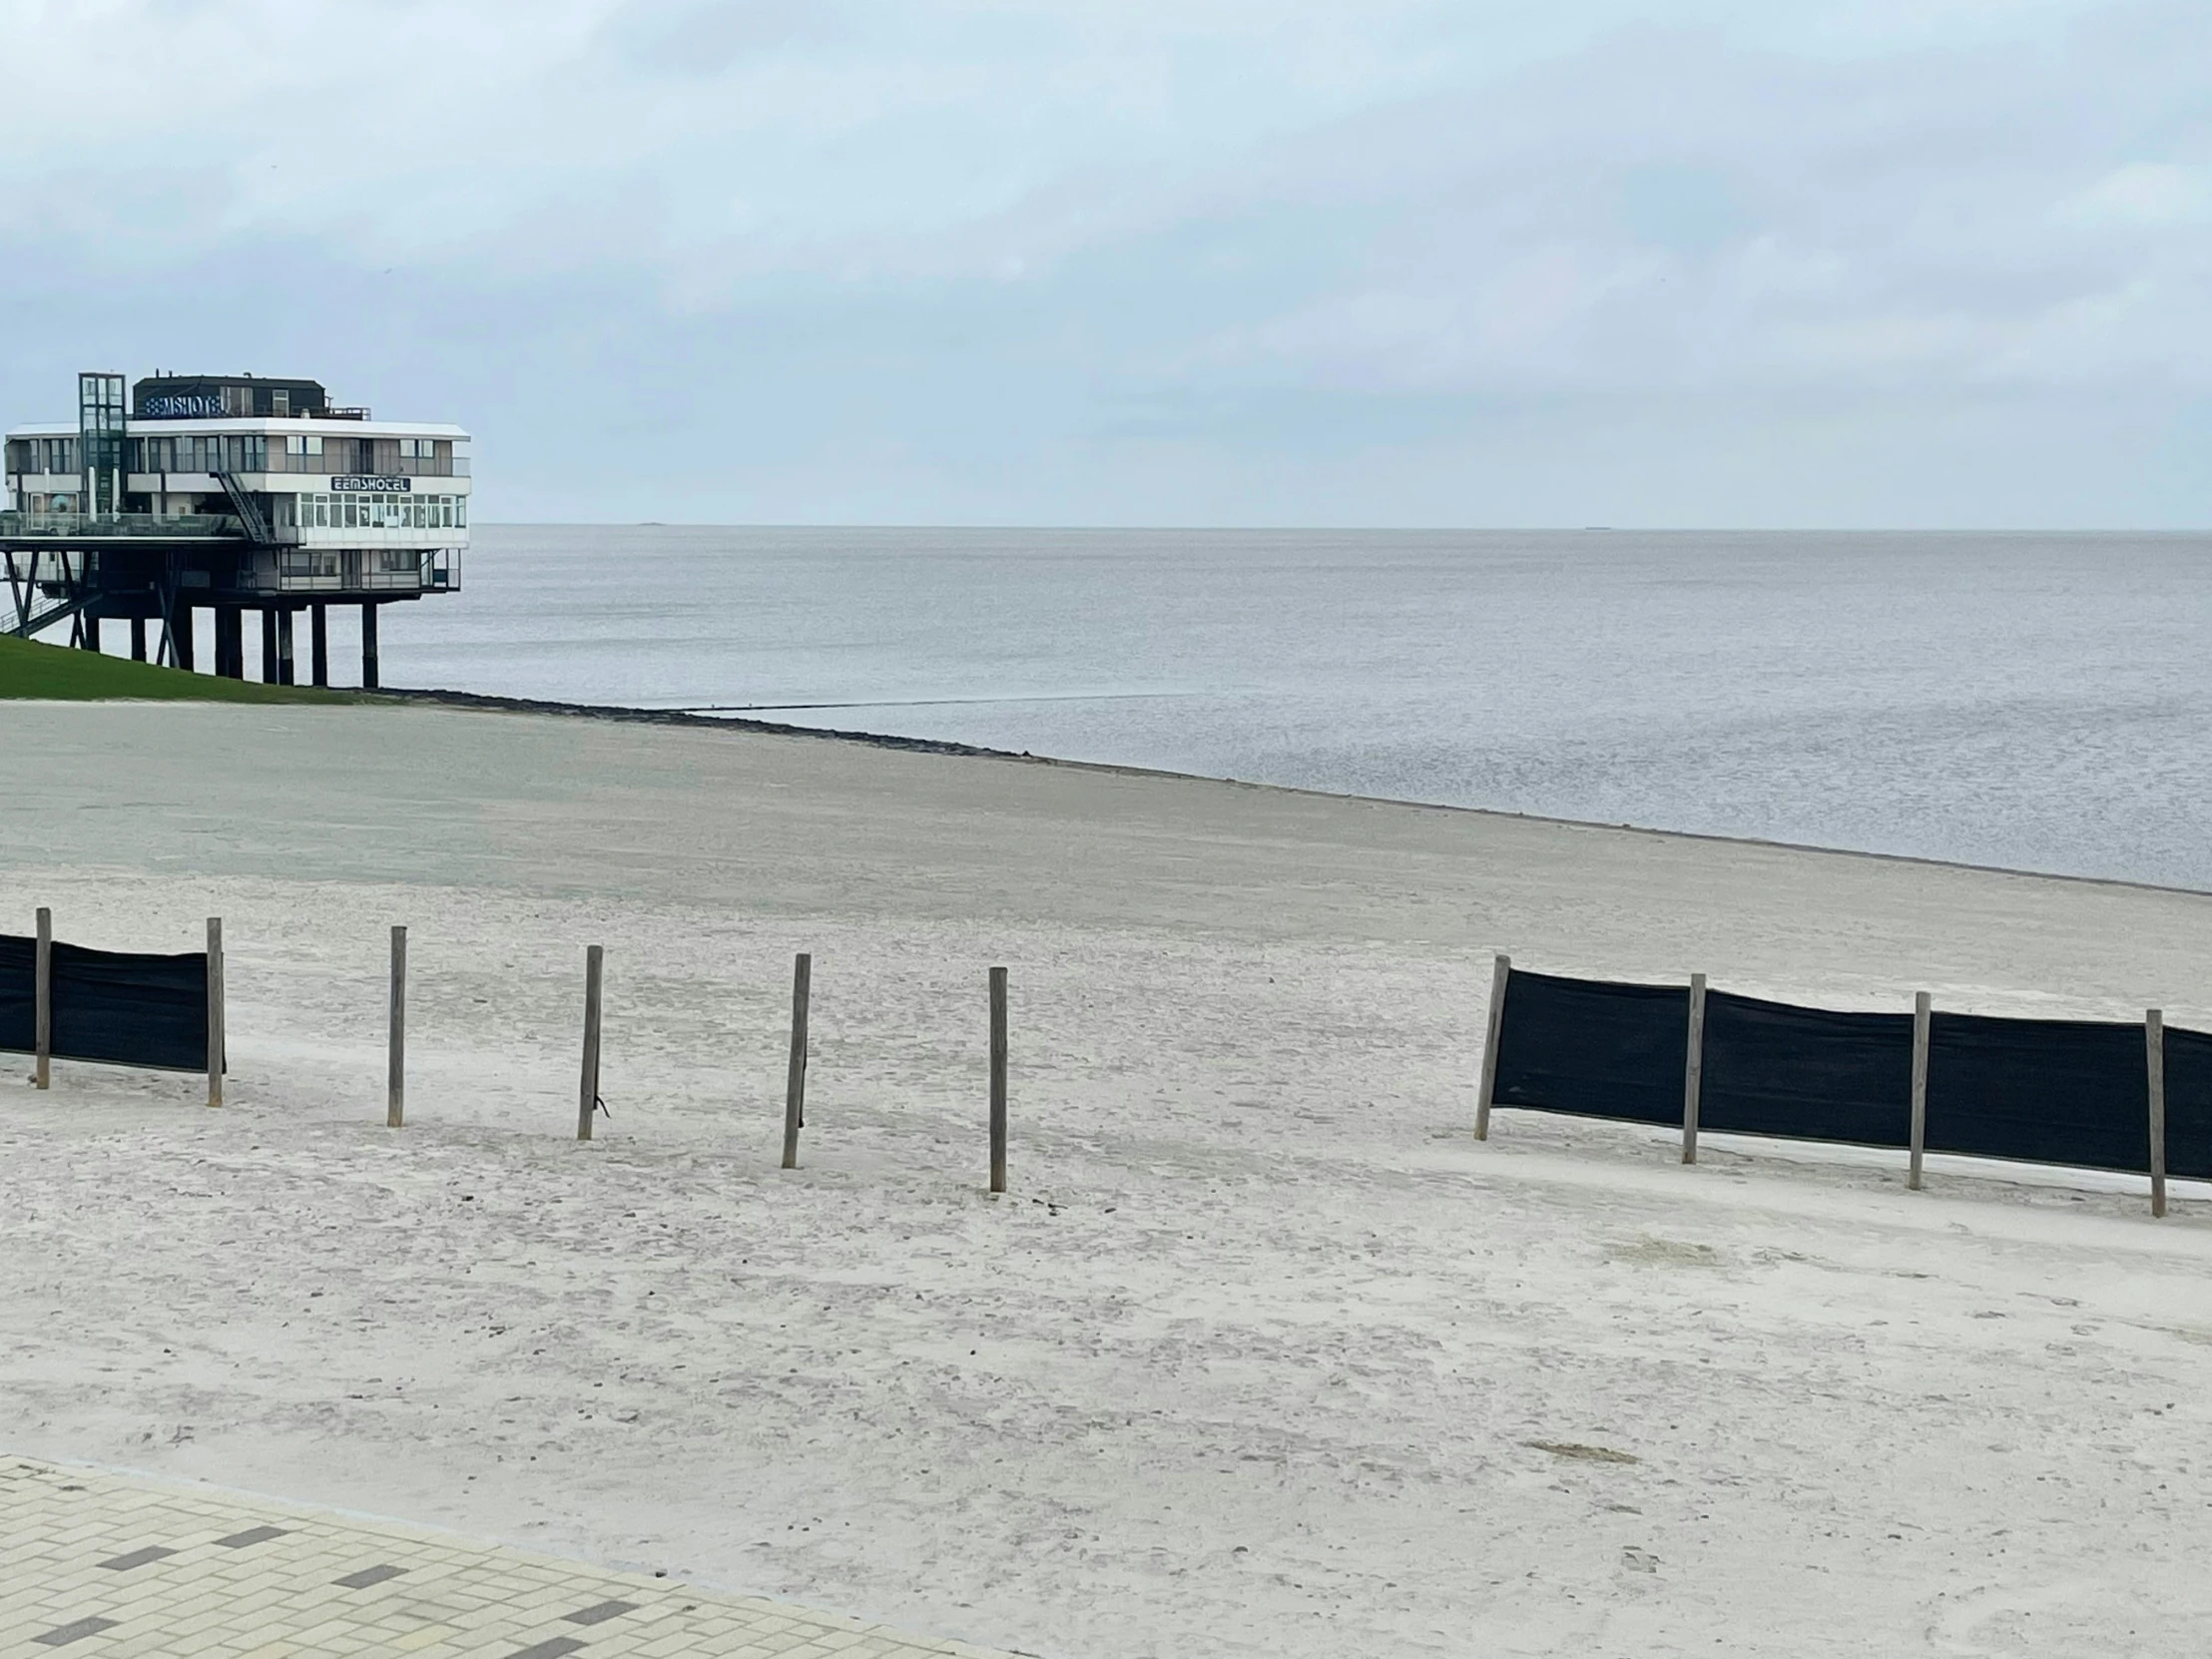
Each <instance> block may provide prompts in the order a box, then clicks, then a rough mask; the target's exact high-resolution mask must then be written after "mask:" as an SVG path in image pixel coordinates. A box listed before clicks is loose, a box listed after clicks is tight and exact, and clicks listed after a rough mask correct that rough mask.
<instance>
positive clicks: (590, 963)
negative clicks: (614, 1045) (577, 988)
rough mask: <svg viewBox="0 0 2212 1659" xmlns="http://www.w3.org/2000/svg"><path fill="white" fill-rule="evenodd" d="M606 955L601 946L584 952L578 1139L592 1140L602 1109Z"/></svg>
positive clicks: (577, 1092) (577, 1119) (592, 947)
mask: <svg viewBox="0 0 2212 1659" xmlns="http://www.w3.org/2000/svg"><path fill="white" fill-rule="evenodd" d="M605 960H606V952H605V951H603V950H602V949H601V948H600V947H599V946H598V945H596V944H595V945H593V946H591V948H590V949H588V950H586V951H585V952H584V1075H583V1079H582V1081H581V1083H580V1084H579V1085H578V1088H577V1091H576V1138H577V1139H578V1140H580V1141H588V1140H590V1139H591V1120H592V1114H593V1113H594V1112H596V1111H597V1110H598V1109H599V984H600V973H601V964H602V963H603V962H604V961H605Z"/></svg>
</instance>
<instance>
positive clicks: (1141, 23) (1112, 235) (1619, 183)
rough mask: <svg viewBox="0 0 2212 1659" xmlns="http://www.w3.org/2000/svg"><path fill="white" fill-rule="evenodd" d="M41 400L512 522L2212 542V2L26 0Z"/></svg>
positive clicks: (29, 374) (36, 374)
mask: <svg viewBox="0 0 2212 1659" xmlns="http://www.w3.org/2000/svg"><path fill="white" fill-rule="evenodd" d="M0 25H4V33H0V54H4V57H5V61H6V63H7V65H8V74H7V82H8V94H7V96H6V98H5V99H0V145H4V154H5V155H6V157H7V163H8V165H7V169H6V177H7V188H6V189H5V190H4V191H0V301H4V303H5V310H6V315H7V317H8V318H9V319H10V321H11V323H12V326H11V327H9V328H8V330H7V335H6V349H5V351H4V352H0V420H5V421H7V422H11V423H12V422H15V421H22V420H34V419H63V418H69V416H70V414H71V405H72V397H73V392H74V384H73V382H72V381H71V379H70V376H71V375H72V374H74V372H75V371H76V370H77V369H79V368H84V367H103V368H110V367H112V368H120V369H124V370H126V371H128V372H130V373H132V374H133V375H137V374H140V373H145V372H148V371H150V370H152V369H154V368H156V367H163V368H175V369H185V370H222V371H233V370H238V369H252V370H255V371H258V372H263V373H282V374H305V375H312V376H315V377H317V378H320V379H322V380H324V381H325V382H327V383H328V384H329V385H330V386H331V387H332V389H333V391H334V392H336V393H337V394H338V395H339V396H340V397H341V398H342V399H344V400H346V401H352V402H364V403H368V404H371V405H373V406H374V408H375V410H376V412H377V413H378V414H379V415H389V416H395V417H410V416H412V417H420V418H424V419H449V420H456V421H459V422H462V423H463V424H465V425H467V426H468V427H469V428H470V429H471V430H472V431H474V432H475V433H476V434H477V445H476V452H477V462H476V468H477V473H478V479H479V489H480V498H479V508H478V516H479V518H480V519H489V518H536V519H611V520H637V519H666V520H721V521H733V522H781V523H799V522H830V523H836V522H843V523H863V522H889V523H1029V524H1038V523H1118V524H1140V523H1171V524H1193V523H1206V524H1374V525H1383V524H1438V525H1525V524H1560V525H1584V524H1596V523H1607V524H1621V525H1631V524H1634V525H1986V526H2036V525H2050V526H2072V525H2112V526H2134V525H2149V526H2201V525H2205V524H2207V523H2208V522H2212V304H2208V301H2212V4H2207V3H2206V0H2099V3H2092V0H1459V3H1447V0H1334V3H1321V0H628V3H623V0H420V3H414V0H344V3H338V0H329V3H316V0H0Z"/></svg>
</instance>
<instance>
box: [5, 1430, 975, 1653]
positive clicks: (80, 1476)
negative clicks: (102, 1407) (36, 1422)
mask: <svg viewBox="0 0 2212 1659" xmlns="http://www.w3.org/2000/svg"><path fill="white" fill-rule="evenodd" d="M140 1654H144V1655H160V1656H162V1659H171V1656H174V1659H203V1656H205V1659H214V1656H218V1655H220V1656H223V1659H235V1656H247V1655H251V1656H252V1659H339V1656H341V1655H348V1654H402V1655H421V1656H423V1659H441V1656H448V1655H459V1654H467V1655H469V1656H471V1659H563V1656H565V1655H570V1654H573V1655H575V1656H576V1659H925V1656H926V1659H1008V1656H1007V1655H1004V1654H998V1653H993V1652H990V1651H988V1650H986V1649H983V1648H977V1647H968V1646H965V1645H963V1644H961V1643H958V1642H939V1641H929V1640H926V1639H923V1638H919V1637H913V1636H902V1635H899V1634H897V1633H895V1632H893V1631H889V1630H886V1629H884V1628H883V1627H881V1626H880V1625H873V1624H868V1623H865V1622H864V1621H862V1620H859V1619H848V1618H840V1617H838V1616H837V1615H835V1614H833V1613H818V1612H815V1611H813V1610H811V1609H807V1608H800V1607H794V1606H790V1605H787V1604H785V1603H782V1602H774V1601H764V1600H760V1599H758V1598H755V1597H746V1596H722V1595H714V1594H711V1593H709V1592H706V1591H702V1590H695V1589H691V1588H689V1587H688V1586H685V1585H682V1584H675V1583H671V1582H670V1581H669V1580H667V1579H665V1578H648V1577H645V1576H642V1575H639V1574H634V1573H618V1572H607V1571H603V1570H601V1569H599V1568H595V1567H586V1566H579V1565H576V1564H574V1563H572V1562H566V1561H556V1560H549V1559H546V1558H544V1557H542V1556H534V1555H530V1554H527V1553H525V1552H523V1551H521V1550H515V1549H506V1548H502V1547H500V1546H497V1545H492V1544H476V1543H470V1542H468V1541H466V1540H463V1539H456V1538H451V1537H445V1536H442V1535H440V1534H438V1533H435V1532H428V1531H421V1530H417V1529H415V1528H412V1527H407V1526H402V1525H400V1524H398V1523H396V1522H390V1521H377V1520H360V1519H355V1518H353V1517H350V1516H338V1515H331V1514H327V1513H323V1512H319V1511H315V1510H308V1509H300V1508H293V1507H291V1506H289V1505H285V1504H278V1503H272V1502H267V1501H264V1500H262V1499H258V1498H244V1497H237V1496H234V1495H232V1494H230V1493H220V1494H219V1493H214V1492H207V1491H202V1490H198V1489H194V1488H190V1487H180V1486H170V1485H164V1484H160V1483H158V1482H155V1481H151V1480H141V1479H137V1478H134V1477H131V1476H127V1475H118V1474H110V1473H106V1472H96V1471H88V1470H84V1469H77V1468H70V1467H66V1466H61V1465H56V1464H50V1463H40V1462H33V1461H31V1460H29V1459H26V1458H0V1659H52V1656H54V1655H61V1656H63V1659H122V1656H125V1655H140Z"/></svg>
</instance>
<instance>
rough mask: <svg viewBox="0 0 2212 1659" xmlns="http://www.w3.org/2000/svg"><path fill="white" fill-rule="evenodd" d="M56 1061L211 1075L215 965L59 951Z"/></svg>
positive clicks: (68, 948) (193, 959) (201, 960)
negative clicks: (212, 975)
mask: <svg viewBox="0 0 2212 1659" xmlns="http://www.w3.org/2000/svg"><path fill="white" fill-rule="evenodd" d="M53 967H54V1005H53V1021H54V1053H55V1055H56V1057H57V1058H60V1059H65V1060H105V1061H108V1062H110V1063H112V1064H115V1065H125V1066H152V1067H159V1068H167V1069H172V1070H177V1071H205V1070H207V1067H208V958H207V957H206V956H205V955H199V954H195V955H190V956H136V955H122V954H119V953H118V952H115V951H111V950H87V949H86V948H85V947H84V946H82V945H75V944H62V943H60V942H59V941H57V942H56V943H55V945H54V958H53Z"/></svg>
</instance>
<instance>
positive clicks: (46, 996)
mask: <svg viewBox="0 0 2212 1659" xmlns="http://www.w3.org/2000/svg"><path fill="white" fill-rule="evenodd" d="M31 977H32V989H31V1003H32V1008H31V1011H32V1022H33V1023H32V1032H31V1047H32V1051H33V1053H34V1055H35V1061H34V1069H33V1071H32V1074H31V1081H32V1082H33V1083H34V1084H36V1085H37V1086H38V1087H39V1088H42V1089H44V1088H49V1087H51V1086H52V1084H53V1081H54V1075H53V1062H54V912H53V911H52V910H49V909H48V908H47V907H46V906H45V905H43V904H41V905H40V906H39V907H38V952H37V955H36V956H35V957H34V958H33V962H32V969H31Z"/></svg>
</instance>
